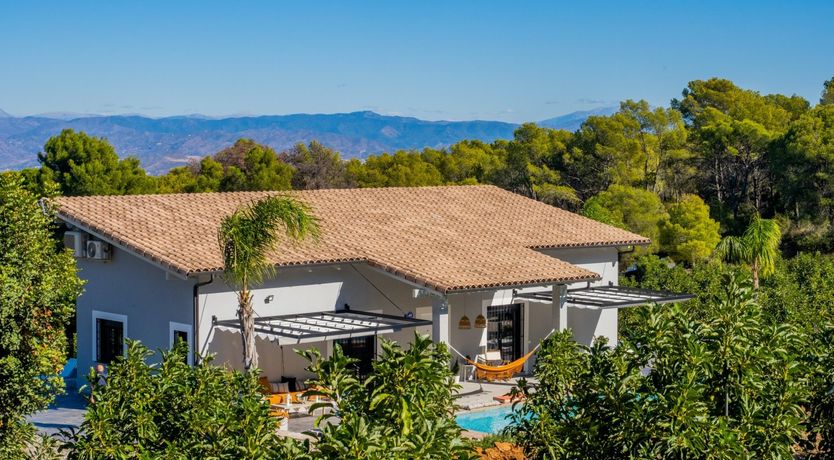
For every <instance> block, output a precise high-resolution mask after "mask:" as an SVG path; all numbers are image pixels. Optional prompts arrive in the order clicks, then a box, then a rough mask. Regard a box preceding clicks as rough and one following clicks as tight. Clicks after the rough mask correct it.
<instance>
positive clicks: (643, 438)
mask: <svg viewBox="0 0 834 460" xmlns="http://www.w3.org/2000/svg"><path fill="white" fill-rule="evenodd" d="M635 312H636V315H637V316H638V319H639V322H638V323H636V324H639V326H635V327H633V328H632V329H631V330H629V331H628V334H627V336H626V337H624V339H623V340H622V342H621V344H620V346H619V347H617V348H615V349H611V348H609V347H608V346H607V344H606V343H605V341H604V340H598V341H597V342H596V343H595V344H594V345H593V346H592V347H590V348H586V347H582V346H579V345H577V344H576V343H575V342H573V340H572V339H571V335H570V333H569V332H564V333H561V334H557V335H554V336H553V337H552V338H550V339H549V340H547V341H545V342H544V343H543V345H542V348H541V350H540V351H539V355H538V359H537V361H536V366H535V375H536V377H537V378H538V381H539V383H537V384H528V383H526V382H524V383H522V384H521V385H520V391H521V392H522V393H523V394H524V395H525V396H526V398H527V401H526V403H525V404H524V405H523V406H520V407H518V408H517V410H516V411H515V412H514V414H513V417H514V422H515V424H514V425H511V426H510V428H509V431H510V433H511V434H512V435H514V436H515V437H516V439H517V441H518V442H519V443H521V444H522V445H523V446H524V447H525V449H526V450H527V452H528V454H529V455H531V456H533V457H535V458H540V457H551V458H598V459H604V458H765V457H768V458H786V459H787V458H793V447H794V445H795V444H796V443H797V442H798V441H799V440H800V439H801V436H802V435H803V433H804V431H805V426H804V424H803V422H804V421H805V417H806V412H805V411H804V410H803V407H802V404H803V403H804V402H806V401H807V400H808V398H809V396H810V394H809V386H808V381H807V376H808V367H807V366H806V364H805V360H804V359H803V354H802V352H803V348H804V345H805V343H806V342H805V340H804V339H805V336H804V335H803V334H802V333H801V332H800V331H799V330H798V329H797V328H796V327H793V326H791V325H768V324H766V321H765V319H764V318H763V315H762V310H761V308H760V307H759V305H758V304H757V303H756V302H755V300H754V294H753V292H752V291H751V289H750V287H749V283H748V282H747V281H746V280H744V279H743V278H740V277H733V276H725V277H724V278H723V284H722V288H721V290H720V295H719V300H718V302H717V303H716V304H715V305H714V308H712V309H710V310H708V314H705V315H700V316H695V315H689V314H687V313H686V312H685V311H684V309H683V307H681V306H679V305H675V306H670V305H664V306H659V307H646V308H640V309H635Z"/></svg>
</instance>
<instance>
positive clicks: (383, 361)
mask: <svg viewBox="0 0 834 460" xmlns="http://www.w3.org/2000/svg"><path fill="white" fill-rule="evenodd" d="M381 348H382V353H381V355H380V356H379V358H378V359H377V360H376V361H374V363H373V370H374V371H373V374H372V376H371V377H369V378H368V379H366V380H365V381H360V380H359V379H357V378H356V376H355V372H354V370H353V368H352V366H351V365H352V363H353V362H355V360H353V359H351V358H348V357H346V356H345V355H344V353H343V352H342V350H341V348H340V347H338V346H336V347H334V351H333V355H332V356H331V357H330V358H327V359H323V358H322V357H321V355H320V353H319V352H318V350H316V349H312V350H309V351H305V352H303V353H302V354H303V355H304V356H306V357H307V358H308V359H309V360H310V361H311V365H310V367H309V370H310V371H311V372H313V373H315V374H316V375H318V378H317V379H315V380H313V381H312V382H311V384H313V385H315V386H317V387H319V388H321V391H320V394H321V395H323V396H327V397H328V398H330V399H331V401H332V402H329V403H322V405H324V406H328V407H330V408H331V410H332V411H333V414H334V415H336V416H338V417H339V418H340V423H339V424H337V425H335V424H329V423H327V422H326V419H327V417H326V416H325V417H323V418H321V419H320V420H319V421H320V422H322V423H321V424H320V427H321V430H322V435H321V437H320V439H319V441H318V442H317V443H315V444H314V445H313V452H311V458H317V459H318V458H326V459H341V458H357V459H359V458H361V459H413V458H421V459H432V458H458V459H464V458H468V457H469V456H470V455H471V452H472V451H471V448H470V447H469V446H468V445H467V443H465V442H464V441H463V440H462V439H461V438H460V432H461V429H460V427H458V425H457V423H456V422H455V417H454V411H455V403H454V392H455V391H456V389H457V388H458V386H457V384H455V383H454V379H453V374H452V372H451V371H450V370H449V366H448V363H449V361H450V360H451V355H450V354H449V352H448V351H447V350H446V347H445V346H444V345H435V344H433V343H432V341H431V339H430V338H428V337H425V336H421V335H419V334H415V336H414V342H413V343H412V344H411V346H410V347H409V348H404V347H401V346H400V345H398V344H397V343H395V342H391V341H388V340H384V339H383V340H382V346H381Z"/></svg>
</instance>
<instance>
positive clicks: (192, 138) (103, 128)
mask: <svg viewBox="0 0 834 460" xmlns="http://www.w3.org/2000/svg"><path fill="white" fill-rule="evenodd" d="M614 110H616V109H611V108H603V109H596V110H593V111H584V112H574V113H571V114H567V115H563V116H560V117H556V118H551V119H548V120H543V121H541V122H540V123H539V124H540V125H542V126H547V127H550V128H562V129H569V130H575V129H576V128H577V127H578V126H579V125H580V124H581V123H582V121H584V120H585V118H587V117H588V116H589V115H597V114H608V113H612V112H613V111H614ZM517 126H518V125H516V124H513V123H505V122H500V121H482V120H474V121H426V120H420V119H417V118H411V117H399V116H387V115H380V114H377V113H374V112H351V113H337V114H295V115H265V116H242V117H227V118H211V117H205V116H202V115H186V116H173V117H165V118H149V117H145V116H141V115H107V116H106V115H80V114H66V113H55V114H42V115H35V116H27V117H14V116H11V115H9V114H8V113H6V112H4V111H2V110H0V170H5V169H19V168H24V167H29V166H36V165H37V153H38V152H40V151H41V150H42V148H43V145H44V143H45V142H46V140H47V139H49V138H50V137H51V136H54V135H56V134H58V133H60V131H61V130H62V129H65V128H71V129H74V130H76V131H84V132H86V133H87V134H90V135H93V136H97V137H104V138H107V139H108V141H110V143H111V144H113V146H114V147H115V149H116V151H117V152H119V154H120V155H124V156H128V155H133V156H136V157H138V158H139V159H140V160H141V162H142V166H143V167H144V168H145V169H146V170H148V171H149V172H150V173H152V174H161V173H164V172H166V171H167V170H169V169H170V168H172V167H174V166H178V165H183V164H186V163H187V162H188V161H190V160H192V159H194V158H199V157H202V156H205V155H209V154H212V153H214V152H217V151H218V150H221V149H223V148H224V147H227V146H229V145H231V144H233V143H234V141H235V140H237V139H239V138H241V137H246V138H251V139H254V140H255V141H257V142H260V143H263V144H266V145H269V146H271V147H272V148H274V149H276V150H277V151H281V150H284V149H287V148H289V147H291V146H293V145H295V144H296V143H298V142H309V141H310V140H313V139H316V140H318V141H319V142H321V143H323V144H325V145H327V146H329V147H332V148H334V149H336V150H338V151H339V152H341V154H342V155H343V157H345V158H365V157H367V156H368V155H371V154H375V153H380V152H393V151H396V150H401V149H421V148H423V147H434V148H441V147H445V146H448V145H450V144H453V143H455V142H458V141H460V140H463V139H478V140H482V141H485V142H491V141H493V140H495V139H507V138H511V137H512V133H513V130H514V129H515V128H516V127H517Z"/></svg>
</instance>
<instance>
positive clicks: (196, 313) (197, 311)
mask: <svg viewBox="0 0 834 460" xmlns="http://www.w3.org/2000/svg"><path fill="white" fill-rule="evenodd" d="M213 282H214V273H212V274H211V276H210V277H209V280H208V281H203V282H199V281H198V282H196V283H194V288H193V294H194V305H193V307H194V311H193V313H194V316H193V318H192V321H194V327H193V328H192V329H193V333H194V345H193V346H192V349H191V352H192V353H194V364H199V362H200V353H199V351H200V348H199V347H200V288H201V287H203V286H207V285H209V284H211V283H213Z"/></svg>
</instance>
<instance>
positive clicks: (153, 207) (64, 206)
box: [53, 185, 649, 292]
mask: <svg viewBox="0 0 834 460" xmlns="http://www.w3.org/2000/svg"><path fill="white" fill-rule="evenodd" d="M281 193H285V194H289V195H292V196H294V197H296V198H298V199H300V200H302V201H304V202H306V203H307V204H308V205H309V206H310V207H311V208H312V211H313V214H314V215H315V216H316V217H317V218H318V219H319V220H320V227H321V238H320V239H319V240H318V241H316V242H313V241H304V242H302V243H299V244H280V245H279V246H278V248H277V249H276V250H275V251H274V252H273V253H272V254H271V255H270V257H269V260H270V261H271V262H273V263H275V264H276V265H277V266H289V265H310V264H326V263H341V262H366V263H368V264H369V265H371V266H375V267H377V268H380V269H382V270H385V271H388V272H390V273H393V274H395V275H397V276H400V277H403V278H405V279H408V280H410V281H413V282H416V283H419V284H421V285H425V286H427V287H430V288H432V289H436V290H438V291H441V292H453V291H462V290H472V289H483V288H492V287H499V286H501V287H504V286H522V285H532V284H548V283H556V282H570V281H581V280H591V279H597V278H598V275H597V274H596V273H593V272H591V271H589V270H586V269H584V268H581V267H577V266H575V265H571V264H569V263H567V262H564V261H561V260H558V259H556V258H553V257H550V256H547V255H544V254H542V253H541V252H538V251H536V250H535V249H545V248H569V247H590V246H614V245H632V244H647V243H649V240H648V239H647V238H643V237H641V236H639V235H636V234H634V233H630V232H627V231H625V230H621V229H618V228H615V227H611V226H609V225H605V224H602V223H599V222H596V221H593V220H591V219H587V218H585V217H582V216H580V215H577V214H574V213H571V212H568V211H564V210H562V209H559V208H555V207H553V206H550V205H547V204H544V203H540V202H538V201H535V200H531V199H529V198H525V197H523V196H520V195H516V194H514V193H511V192H507V191H505V190H502V189H500V188H497V187H494V186H488V185H477V186H441V187H396V188H374V189H340V190H309V191H293V192H231V193H194V194H171V195H132V196H88V197H60V198H55V199H54V200H53V201H54V203H55V204H56V208H57V214H58V217H60V218H61V219H62V220H64V221H67V222H69V223H71V224H74V225H76V226H78V227H80V228H82V229H86V230H88V231H90V232H91V233H93V234H96V235H98V236H100V237H101V238H103V239H105V240H109V241H110V242H112V243H114V244H116V245H118V246H121V247H123V248H126V249H128V250H130V251H133V252H135V253H137V254H138V255H140V256H142V257H144V258H146V259H149V260H151V261H153V262H155V263H158V264H160V265H162V266H164V267H166V268H167V269H170V270H172V271H174V272H177V273H179V274H181V275H184V276H189V275H194V274H197V273H200V272H215V271H220V270H222V267H223V260H222V257H221V253H220V250H219V248H218V243H217V228H218V227H219V225H220V221H221V220H222V219H223V217H224V216H226V215H228V214H230V213H232V212H233V211H234V210H235V209H237V208H238V207H239V206H241V205H244V204H247V203H250V202H252V201H256V200H258V199H260V198H262V197H265V196H267V195H275V194H281Z"/></svg>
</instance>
